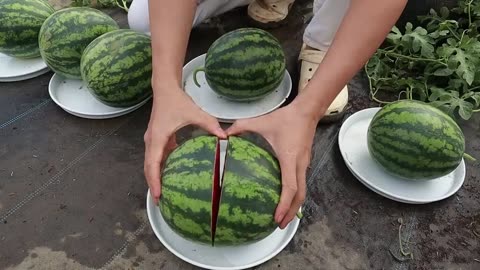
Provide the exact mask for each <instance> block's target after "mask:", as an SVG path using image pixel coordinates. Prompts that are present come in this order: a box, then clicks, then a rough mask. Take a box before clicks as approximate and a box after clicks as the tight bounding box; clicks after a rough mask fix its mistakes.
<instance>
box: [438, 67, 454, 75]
mask: <svg viewBox="0 0 480 270" xmlns="http://www.w3.org/2000/svg"><path fill="white" fill-rule="evenodd" d="M454 72H455V70H452V69H449V68H442V69H437V70H436V71H435V72H434V73H433V75H435V76H450V75H452V74H453V73H454Z"/></svg>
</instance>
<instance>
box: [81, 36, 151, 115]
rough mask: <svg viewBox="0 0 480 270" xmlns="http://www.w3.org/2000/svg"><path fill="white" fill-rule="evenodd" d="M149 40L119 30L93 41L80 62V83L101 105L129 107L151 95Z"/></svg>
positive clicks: (148, 38) (147, 37)
mask: <svg viewBox="0 0 480 270" xmlns="http://www.w3.org/2000/svg"><path fill="white" fill-rule="evenodd" d="M151 58H152V50H151V39H150V36H148V35H146V34H144V33H140V32H137V31H135V30H130V29H118V30H113V31H110V32H108V33H105V34H103V35H101V36H99V37H97V38H96V39H94V40H93V41H92V42H91V43H90V44H89V45H88V46H87V47H86V48H85V50H84V52H83V55H82V58H81V61H80V72H81V77H82V80H83V81H84V82H85V83H86V84H87V88H88V90H89V91H90V93H91V94H92V95H93V96H94V97H95V98H96V99H97V100H99V101H100V102H102V103H103V104H106V105H108V106H112V107H130V106H134V105H137V104H139V103H140V102H142V101H144V100H145V99H147V98H149V97H150V96H151V95H152V87H151V77H152V61H151Z"/></svg>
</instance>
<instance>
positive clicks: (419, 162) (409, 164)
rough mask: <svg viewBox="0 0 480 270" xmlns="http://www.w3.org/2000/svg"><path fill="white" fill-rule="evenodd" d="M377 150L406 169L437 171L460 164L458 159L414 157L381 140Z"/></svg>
mask: <svg viewBox="0 0 480 270" xmlns="http://www.w3.org/2000/svg"><path fill="white" fill-rule="evenodd" d="M374 149H375V151H376V152H377V154H381V155H382V156H383V157H384V158H385V160H386V161H388V162H390V163H393V162H395V163H396V164H398V167H401V168H403V169H405V170H409V171H415V172H421V171H425V170H428V171H430V170H432V169H433V170H435V171H449V170H450V169H451V168H452V167H453V168H455V167H456V166H457V165H458V162H457V161H453V162H443V161H441V162H439V161H435V160H431V159H428V158H425V159H420V158H419V159H412V158H411V155H408V154H403V153H399V152H397V151H393V150H391V149H389V147H388V146H386V145H383V144H381V143H379V142H376V143H375V148H374Z"/></svg>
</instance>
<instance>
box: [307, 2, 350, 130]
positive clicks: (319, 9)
mask: <svg viewBox="0 0 480 270" xmlns="http://www.w3.org/2000/svg"><path fill="white" fill-rule="evenodd" d="M349 5H350V0H315V2H314V6H313V9H314V10H313V12H314V15H313V18H312V20H311V21H310V23H309V24H308V26H307V28H306V29H305V33H304V37H303V41H304V44H303V46H302V50H301V52H300V56H299V60H300V61H301V62H300V63H301V68H300V80H299V84H298V91H299V92H301V91H302V90H303V89H304V88H305V86H306V85H307V84H308V81H310V79H311V78H312V76H313V74H314V73H315V71H316V70H317V67H318V65H319V64H320V62H321V61H322V60H323V57H324V55H325V53H326V51H327V50H328V48H329V47H330V45H331V43H332V41H333V39H334V37H335V33H336V32H337V29H338V27H339V26H340V23H341V22H342V20H343V17H344V16H345V14H346V12H347V10H348V7H349ZM347 103H348V87H347V86H345V87H344V88H343V90H342V91H341V92H340V93H339V94H338V96H337V97H336V98H335V100H334V101H333V102H332V104H331V105H330V107H329V108H328V110H327V112H326V113H325V116H324V117H323V118H322V120H321V122H329V121H335V120H337V119H339V117H341V116H342V115H343V112H344V111H345V107H346V105H347Z"/></svg>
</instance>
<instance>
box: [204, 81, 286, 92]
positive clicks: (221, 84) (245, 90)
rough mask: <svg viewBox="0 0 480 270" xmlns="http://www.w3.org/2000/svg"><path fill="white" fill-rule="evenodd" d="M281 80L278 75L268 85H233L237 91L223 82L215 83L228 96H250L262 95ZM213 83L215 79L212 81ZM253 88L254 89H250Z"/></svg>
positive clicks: (274, 87)
mask: <svg viewBox="0 0 480 270" xmlns="http://www.w3.org/2000/svg"><path fill="white" fill-rule="evenodd" d="M207 81H211V79H210V78H208V79H207ZM282 81H283V77H278V78H277V81H276V82H275V83H271V84H269V85H266V86H265V87H263V88H258V87H257V88H254V87H253V86H252V87H241V86H235V87H234V89H236V90H238V91H232V90H230V87H228V86H227V87H228V88H227V87H226V86H225V85H224V84H223V82H222V83H218V84H216V87H217V89H219V90H221V91H222V92H223V93H224V94H228V95H230V96H237V97H250V96H254V95H258V96H261V95H264V94H266V93H269V92H270V91H271V90H273V89H276V88H277V87H278V85H280V83H281V82H282ZM213 82H214V83H215V81H213ZM239 82H240V80H239ZM250 89H254V90H250Z"/></svg>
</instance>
